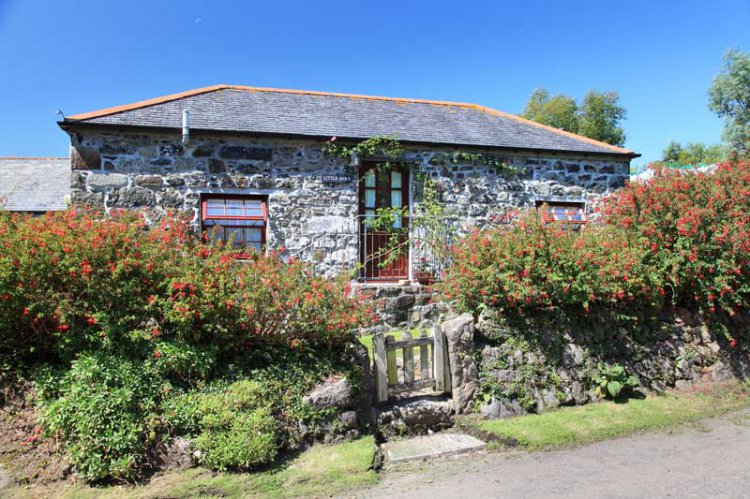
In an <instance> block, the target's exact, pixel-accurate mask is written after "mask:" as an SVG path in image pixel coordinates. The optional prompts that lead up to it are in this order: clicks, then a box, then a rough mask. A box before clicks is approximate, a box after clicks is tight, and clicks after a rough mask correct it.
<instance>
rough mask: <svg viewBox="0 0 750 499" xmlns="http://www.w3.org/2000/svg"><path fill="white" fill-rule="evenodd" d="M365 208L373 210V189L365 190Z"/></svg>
mask: <svg viewBox="0 0 750 499" xmlns="http://www.w3.org/2000/svg"><path fill="white" fill-rule="evenodd" d="M365 207H366V208H375V190H374V189H366V190H365Z"/></svg>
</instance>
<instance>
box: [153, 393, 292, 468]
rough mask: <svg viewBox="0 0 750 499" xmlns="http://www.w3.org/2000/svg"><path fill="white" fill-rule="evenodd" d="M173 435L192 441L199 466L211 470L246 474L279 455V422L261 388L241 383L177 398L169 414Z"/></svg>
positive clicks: (168, 411)
mask: <svg viewBox="0 0 750 499" xmlns="http://www.w3.org/2000/svg"><path fill="white" fill-rule="evenodd" d="M167 414H168V421H169V422H170V424H171V425H172V427H173V431H176V432H181V433H183V432H184V433H186V434H189V435H191V436H193V437H194V438H195V445H196V447H197V449H198V451H199V452H200V458H199V459H200V461H201V462H202V463H203V464H205V465H207V466H209V467H211V468H214V469H218V470H227V469H247V468H252V467H255V466H259V465H263V464H268V463H270V462H271V461H272V460H273V459H274V458H275V457H276V454H277V453H278V450H279V448H278V443H277V441H278V439H277V436H276V432H277V427H278V425H277V421H276V419H275V418H274V416H273V413H272V408H271V404H270V401H269V399H268V397H267V396H266V394H265V393H264V391H263V390H262V389H261V385H260V384H258V383H256V382H253V381H249V380H243V381H238V382H236V383H232V384H230V385H225V384H224V385H216V386H213V387H211V388H210V389H207V390H205V391H202V392H191V393H187V394H185V395H182V396H179V397H176V398H175V399H174V400H172V401H171V402H170V403H169V407H168V409H167Z"/></svg>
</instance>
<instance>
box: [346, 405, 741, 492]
mask: <svg viewBox="0 0 750 499" xmlns="http://www.w3.org/2000/svg"><path fill="white" fill-rule="evenodd" d="M349 496H350V497H351V494H350V495H349ZM354 496H356V497H388V498H394V497H408V498H420V497H425V498H430V499H437V498H442V497H457V498H480V497H555V498H561V497H562V498H565V497H571V498H573V497H575V498H584V497H596V498H601V497H679V498H684V497H700V498H705V497H750V410H743V411H740V412H737V413H733V414H729V415H726V416H722V417H719V418H715V419H710V420H706V421H703V422H701V423H700V424H697V425H692V426H689V427H681V428H679V429H675V430H670V431H660V432H652V433H644V434H638V435H635V436H629V437H623V438H618V439H614V440H609V441H604V442H599V443H595V444H590V445H586V446H583V447H578V448H573V449H565V450H559V451H551V452H534V453H528V452H512V453H500V454H487V453H480V454H474V455H469V456H459V457H454V458H450V459H443V460H436V461H432V462H429V463H419V464H414V465H410V469H400V470H392V471H386V472H384V474H383V476H382V477H381V481H380V484H379V485H378V486H376V487H374V488H372V489H368V490H364V491H360V492H359V493H356V494H354Z"/></svg>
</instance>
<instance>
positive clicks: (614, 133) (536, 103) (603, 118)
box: [523, 88, 626, 146]
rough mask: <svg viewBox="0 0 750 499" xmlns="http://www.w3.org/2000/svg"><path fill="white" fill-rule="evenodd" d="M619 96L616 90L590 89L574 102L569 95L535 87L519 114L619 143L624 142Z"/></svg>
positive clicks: (593, 137)
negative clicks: (556, 93) (581, 98)
mask: <svg viewBox="0 0 750 499" xmlns="http://www.w3.org/2000/svg"><path fill="white" fill-rule="evenodd" d="M619 99H620V97H619V95H617V92H596V91H595V90H590V91H589V92H588V93H587V94H586V96H585V97H584V99H583V102H581V104H580V105H578V104H577V103H576V101H575V99H573V98H572V97H569V96H567V95H555V96H551V95H550V93H549V92H548V91H547V90H546V89H544V88H539V89H537V90H534V92H533V93H532V94H531V97H530V98H529V101H528V103H527V104H526V107H525V109H524V112H523V117H524V118H527V119H530V120H532V121H536V122H537V123H542V124H544V125H549V126H553V127H555V128H560V129H562V130H566V131H568V132H573V133H578V134H580V135H583V136H585V137H590V138H592V139H596V140H601V141H602V142H607V143H609V144H613V145H618V146H621V145H623V144H624V143H625V132H624V131H623V129H622V127H621V126H620V122H621V121H622V120H623V119H624V118H625V116H626V111H625V108H624V107H622V106H620V105H619V104H618V101H619Z"/></svg>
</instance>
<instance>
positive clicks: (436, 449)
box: [381, 433, 486, 465]
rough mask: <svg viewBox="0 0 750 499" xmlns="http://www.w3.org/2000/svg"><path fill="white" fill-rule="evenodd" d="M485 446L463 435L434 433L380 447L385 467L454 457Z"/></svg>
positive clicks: (479, 441) (469, 436) (388, 443)
mask: <svg viewBox="0 0 750 499" xmlns="http://www.w3.org/2000/svg"><path fill="white" fill-rule="evenodd" d="M485 446H486V444H485V443H484V442H482V441H481V440H479V439H477V438H475V437H472V436H471V435H466V434H464V433H435V434H434V435H429V436H426V437H415V438H409V439H406V440H395V441H393V442H386V443H384V444H382V445H381V450H382V452H383V456H384V458H385V463H384V464H385V465H388V464H394V463H403V462H407V461H414V460H417V459H432V458H436V457H444V456H455V455H457V454H464V453H466V452H472V451H477V450H482V449H484V447H485Z"/></svg>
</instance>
